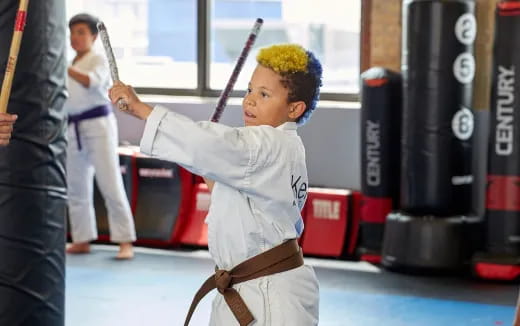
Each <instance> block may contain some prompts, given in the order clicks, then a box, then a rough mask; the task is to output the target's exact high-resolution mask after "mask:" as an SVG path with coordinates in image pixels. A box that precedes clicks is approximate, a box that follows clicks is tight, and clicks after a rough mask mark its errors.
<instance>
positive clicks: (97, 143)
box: [65, 51, 136, 243]
mask: <svg viewBox="0 0 520 326" xmlns="http://www.w3.org/2000/svg"><path fill="white" fill-rule="evenodd" d="M73 66H74V68H76V69H78V70H79V71H81V72H83V73H86V74H88V76H89V78H90V85H89V88H86V87H84V86H83V85H81V84H80V83H79V82H77V81H76V80H74V79H72V78H71V77H69V78H68V81H67V87H68V91H69V98H68V99H67V101H66V102H65V109H66V110H67V112H68V114H69V115H76V114H81V113H83V112H85V111H88V110H90V109H93V108H95V107H97V106H100V105H106V104H108V105H111V104H110V100H109V99H108V88H109V87H110V74H109V73H110V71H109V67H108V62H107V61H106V59H105V57H104V56H102V55H101V54H97V53H95V52H93V51H90V52H89V53H87V54H86V55H85V56H83V57H82V58H81V59H79V60H78V61H77V62H75V63H74V64H73ZM79 132H80V136H81V137H80V138H81V145H82V149H81V150H79V148H78V142H77V138H76V132H75V130H74V126H73V125H72V124H71V125H69V128H68V152H67V182H68V196H69V201H68V206H69V219H70V227H71V235H72V240H73V241H74V242H88V241H91V240H95V239H97V236H98V234H97V227H96V218H95V212H94V203H93V181H94V179H93V178H94V175H95V178H96V182H97V184H98V187H99V190H100V192H101V194H102V195H103V198H104V199H105V205H106V207H107V212H108V222H109V228H110V239H111V241H113V242H119V243H121V242H132V241H135V239H136V236H135V226H134V220H133V217H132V212H131V209H130V205H129V203H128V199H127V197H126V193H125V189H124V185H123V179H122V177H121V169H120V167H119V156H118V154H117V143H118V138H117V123H116V119H115V117H114V114H113V113H110V114H109V115H108V116H103V117H98V118H93V119H88V120H83V121H81V122H80V123H79Z"/></svg>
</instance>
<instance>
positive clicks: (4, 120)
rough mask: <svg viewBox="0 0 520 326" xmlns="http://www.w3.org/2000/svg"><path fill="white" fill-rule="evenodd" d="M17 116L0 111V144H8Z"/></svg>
mask: <svg viewBox="0 0 520 326" xmlns="http://www.w3.org/2000/svg"><path fill="white" fill-rule="evenodd" d="M17 118H18V116H16V115H14V114H8V113H0V146H7V145H9V141H10V140H11V134H12V132H13V125H14V122H15V121H16V119H17Z"/></svg>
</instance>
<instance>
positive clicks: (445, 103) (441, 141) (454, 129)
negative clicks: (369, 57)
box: [382, 0, 480, 271]
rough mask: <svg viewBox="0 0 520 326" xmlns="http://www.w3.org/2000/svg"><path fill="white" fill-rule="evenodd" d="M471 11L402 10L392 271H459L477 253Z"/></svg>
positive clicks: (425, 1)
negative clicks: (398, 177)
mask: <svg viewBox="0 0 520 326" xmlns="http://www.w3.org/2000/svg"><path fill="white" fill-rule="evenodd" d="M474 11H475V3H474V1H471V0H406V1H405V2H404V4H403V49H402V51H403V53H402V55H403V57H402V76H403V128H402V140H401V149H402V157H401V189H400V196H401V200H400V206H401V207H400V208H401V210H402V211H400V212H392V213H391V214H389V215H388V216H387V222H386V226H385V228H386V229H385V235H384V240H383V253H382V264H383V265H384V266H386V267H389V268H392V269H412V270H416V269H419V270H430V271H432V270H443V271H446V270H450V271H451V270H457V269H460V268H462V267H463V266H464V264H465V262H469V260H470V257H471V255H472V254H473V251H474V248H473V242H474V241H472V239H473V237H474V234H475V230H476V229H477V226H478V225H479V222H480V220H479V219H478V218H469V217H467V215H468V214H472V185H473V175H472V169H471V168H472V157H471V155H472V153H471V148H472V135H473V129H474V126H473V113H472V110H471V103H472V88H473V83H472V82H473V77H474V75H475V60H474V58H473V43H474V41H475V37H476V32H477V26H476V19H475V16H474Z"/></svg>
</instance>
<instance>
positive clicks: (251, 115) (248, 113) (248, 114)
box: [244, 111, 256, 118]
mask: <svg viewBox="0 0 520 326" xmlns="http://www.w3.org/2000/svg"><path fill="white" fill-rule="evenodd" d="M244 115H245V116H246V117H248V118H256V115H254V114H252V113H251V112H249V111H244Z"/></svg>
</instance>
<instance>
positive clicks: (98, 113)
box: [69, 105, 112, 151]
mask: <svg viewBox="0 0 520 326" xmlns="http://www.w3.org/2000/svg"><path fill="white" fill-rule="evenodd" d="M110 113H112V108H111V107H110V106H108V105H100V106H96V107H95V108H93V109H90V110H88V111H85V112H83V113H80V114H73V115H69V124H71V123H73V124H74V131H75V132H76V141H77V142H78V149H79V150H80V151H81V137H80V133H79V123H80V122H81V121H83V120H88V119H94V118H99V117H106V116H107V115H109V114H110Z"/></svg>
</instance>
